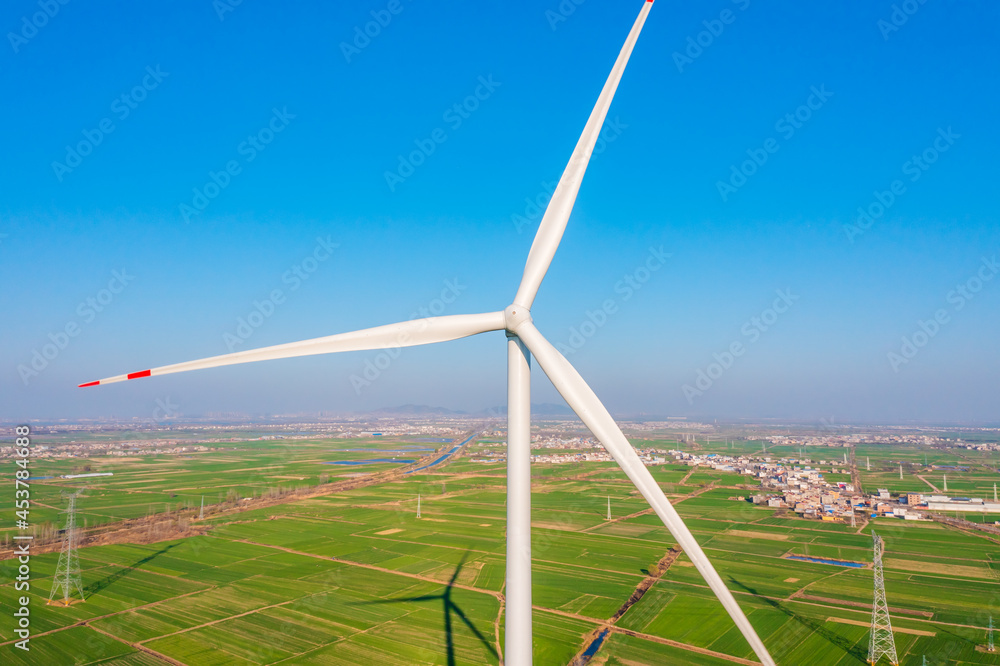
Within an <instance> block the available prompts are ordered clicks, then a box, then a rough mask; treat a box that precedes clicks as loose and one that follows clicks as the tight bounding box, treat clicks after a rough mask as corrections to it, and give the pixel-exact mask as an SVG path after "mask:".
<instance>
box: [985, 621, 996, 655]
mask: <svg viewBox="0 0 1000 666" xmlns="http://www.w3.org/2000/svg"><path fill="white" fill-rule="evenodd" d="M986 651H987V652H996V651H997V646H996V645H995V644H994V643H993V616H992V615H990V626H989V627H988V628H987V629H986Z"/></svg>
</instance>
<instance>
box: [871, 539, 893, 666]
mask: <svg viewBox="0 0 1000 666" xmlns="http://www.w3.org/2000/svg"><path fill="white" fill-rule="evenodd" d="M872 541H873V542H874V565H875V587H874V594H873V598H872V631H871V639H870V640H869V642H868V663H869V664H877V663H878V661H879V660H880V659H881V658H882V656H883V655H884V656H886V657H888V658H889V663H890V664H893V666H896V665H897V664H899V659H897V658H896V641H895V640H894V639H893V637H892V622H891V621H890V620H889V605H888V603H886V600H885V579H884V578H883V577H882V551H883V550H885V545H884V542H883V541H882V539H881V538H880V537H879V535H877V534H875V532H874V531H873V532H872Z"/></svg>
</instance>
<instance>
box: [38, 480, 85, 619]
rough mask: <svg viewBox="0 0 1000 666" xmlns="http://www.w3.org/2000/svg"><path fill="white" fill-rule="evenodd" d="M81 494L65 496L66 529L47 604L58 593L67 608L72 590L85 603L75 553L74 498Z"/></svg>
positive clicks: (80, 491)
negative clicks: (67, 501)
mask: <svg viewBox="0 0 1000 666" xmlns="http://www.w3.org/2000/svg"><path fill="white" fill-rule="evenodd" d="M82 492H83V490H78V491H76V492H75V493H73V494H72V495H67V498H68V500H69V506H68V507H66V510H65V511H64V513H65V514H66V527H65V528H64V529H63V542H62V548H61V549H60V551H59V562H58V563H57V564H56V575H55V579H54V580H53V581H52V591H51V592H49V600H48V602H47V603H49V604H51V603H52V600H53V599H54V598H56V596H57V593H58V596H62V601H63V605H65V606H69V598H70V596H71V595H72V594H73V591H74V590H76V591H77V592H79V593H80V601H86V599H85V598H84V596H83V583H82V581H81V576H80V558H79V557H78V556H77V552H76V547H77V533H76V498H77V497H78V496H79V495H80V493H82ZM64 494H65V493H64Z"/></svg>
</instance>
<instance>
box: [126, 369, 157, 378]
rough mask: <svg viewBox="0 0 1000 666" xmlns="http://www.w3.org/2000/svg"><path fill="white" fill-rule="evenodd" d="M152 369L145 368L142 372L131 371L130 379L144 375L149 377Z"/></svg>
mask: <svg viewBox="0 0 1000 666" xmlns="http://www.w3.org/2000/svg"><path fill="white" fill-rule="evenodd" d="M150 372H152V370H143V371H142V372H130V373H129V375H128V378H129V379H141V378H143V377H149V373H150Z"/></svg>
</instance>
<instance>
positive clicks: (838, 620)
mask: <svg viewBox="0 0 1000 666" xmlns="http://www.w3.org/2000/svg"><path fill="white" fill-rule="evenodd" d="M826 621H827V622H836V623H837V624H853V625H854V626H856V627H870V626H871V622H865V621H863V620H848V619H845V618H842V617H828V618H826ZM892 631H893V633H896V634H910V635H911V636H937V634H936V633H934V632H933V631H923V630H921V629H907V628H905V627H897V626H895V625H893V627H892Z"/></svg>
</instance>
